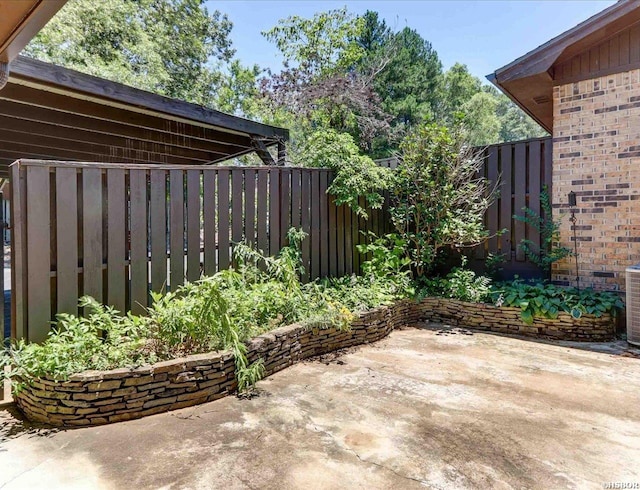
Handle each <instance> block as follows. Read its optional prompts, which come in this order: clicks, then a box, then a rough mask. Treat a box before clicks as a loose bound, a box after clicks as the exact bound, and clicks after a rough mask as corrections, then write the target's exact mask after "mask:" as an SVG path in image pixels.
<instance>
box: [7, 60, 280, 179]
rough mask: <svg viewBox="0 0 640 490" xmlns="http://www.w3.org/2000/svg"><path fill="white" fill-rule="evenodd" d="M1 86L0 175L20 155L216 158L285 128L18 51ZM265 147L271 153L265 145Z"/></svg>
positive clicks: (266, 142)
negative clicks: (51, 62) (172, 97)
mask: <svg viewBox="0 0 640 490" xmlns="http://www.w3.org/2000/svg"><path fill="white" fill-rule="evenodd" d="M10 68H11V69H10V77H9V82H8V84H7V85H6V87H5V88H4V89H2V90H0V176H3V175H6V170H7V167H8V165H9V164H10V163H12V162H13V161H15V160H17V159H19V158H32V159H52V160H76V161H95V162H104V163H160V164H187V165H189V164H193V165H205V164H215V163H219V162H223V161H225V160H230V159H231V158H234V157H237V156H240V155H244V154H247V153H251V152H254V151H255V152H257V153H258V154H259V155H260V156H261V157H264V156H267V157H268V156H269V155H268V154H267V155H265V153H264V149H265V148H266V147H269V146H272V145H274V144H277V143H280V142H282V141H285V140H287V139H288V136H289V133H288V130H286V129H283V128H278V127H274V126H269V125H266V124H261V123H258V122H255V121H251V120H248V119H244V118H241V117H237V116H233V115H230V114H225V113H222V112H218V111H215V110H212V109H208V108H205V107H202V106H198V105H195V104H190V103H187V102H183V101H180V100H175V99H170V98H167V97H162V96H160V95H156V94H152V93H149V92H146V91H144V90H139V89H135V88H132V87H129V86H126V85H122V84H119V83H115V82H111V81H108V80H104V79H101V78H98V77H94V76H90V75H86V74H83V73H80V72H77V71H74V70H69V69H66V68H61V67H59V66H55V65H52V64H50V63H44V62H41V61H37V60H33V59H30V58H25V57H18V58H17V59H15V60H14V61H13V62H12V63H11V65H10ZM267 153H268V152H267Z"/></svg>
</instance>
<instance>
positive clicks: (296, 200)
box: [291, 168, 302, 228]
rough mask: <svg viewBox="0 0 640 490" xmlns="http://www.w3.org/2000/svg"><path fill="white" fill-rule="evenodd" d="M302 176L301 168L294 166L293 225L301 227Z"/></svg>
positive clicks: (292, 185)
mask: <svg viewBox="0 0 640 490" xmlns="http://www.w3.org/2000/svg"><path fill="white" fill-rule="evenodd" d="M300 177H301V171H300V169H298V168H294V169H293V170H292V171H291V226H293V227H294V228H300V193H301V190H302V189H301V185H302V184H301V182H300Z"/></svg>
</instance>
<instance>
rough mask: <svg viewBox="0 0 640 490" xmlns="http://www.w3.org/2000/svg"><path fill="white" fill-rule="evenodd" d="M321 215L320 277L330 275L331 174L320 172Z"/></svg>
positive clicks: (319, 228)
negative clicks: (328, 190) (329, 196)
mask: <svg viewBox="0 0 640 490" xmlns="http://www.w3.org/2000/svg"><path fill="white" fill-rule="evenodd" d="M319 173H320V175H319V177H320V191H319V192H320V196H319V197H320V198H319V205H320V215H319V223H318V225H319V226H318V233H319V240H318V241H319V242H320V277H326V276H328V275H329V209H328V208H329V201H328V199H327V188H328V187H329V172H328V171H326V170H321V171H320V172H319Z"/></svg>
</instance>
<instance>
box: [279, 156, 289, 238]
mask: <svg viewBox="0 0 640 490" xmlns="http://www.w3.org/2000/svg"><path fill="white" fill-rule="evenodd" d="M278 173H279V174H280V213H279V217H280V223H279V227H280V233H279V235H280V244H279V248H282V247H284V246H285V245H286V244H287V232H288V231H289V228H290V227H291V222H290V216H291V182H290V179H291V170H290V169H288V168H283V169H281V170H280V172H278Z"/></svg>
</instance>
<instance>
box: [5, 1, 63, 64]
mask: <svg viewBox="0 0 640 490" xmlns="http://www.w3.org/2000/svg"><path fill="white" fill-rule="evenodd" d="M65 3H67V0H0V61H4V62H8V61H11V60H13V59H15V58H16V57H17V56H18V54H19V53H20V51H22V50H23V49H24V47H25V46H26V45H27V44H28V43H29V41H31V39H33V37H34V36H35V35H36V34H37V33H38V32H39V31H40V29H42V28H43V27H44V26H45V24H46V23H47V22H49V20H50V19H51V18H52V17H53V16H54V15H55V14H56V12H58V10H60V9H61V8H62V6H63V5H64V4H65Z"/></svg>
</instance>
